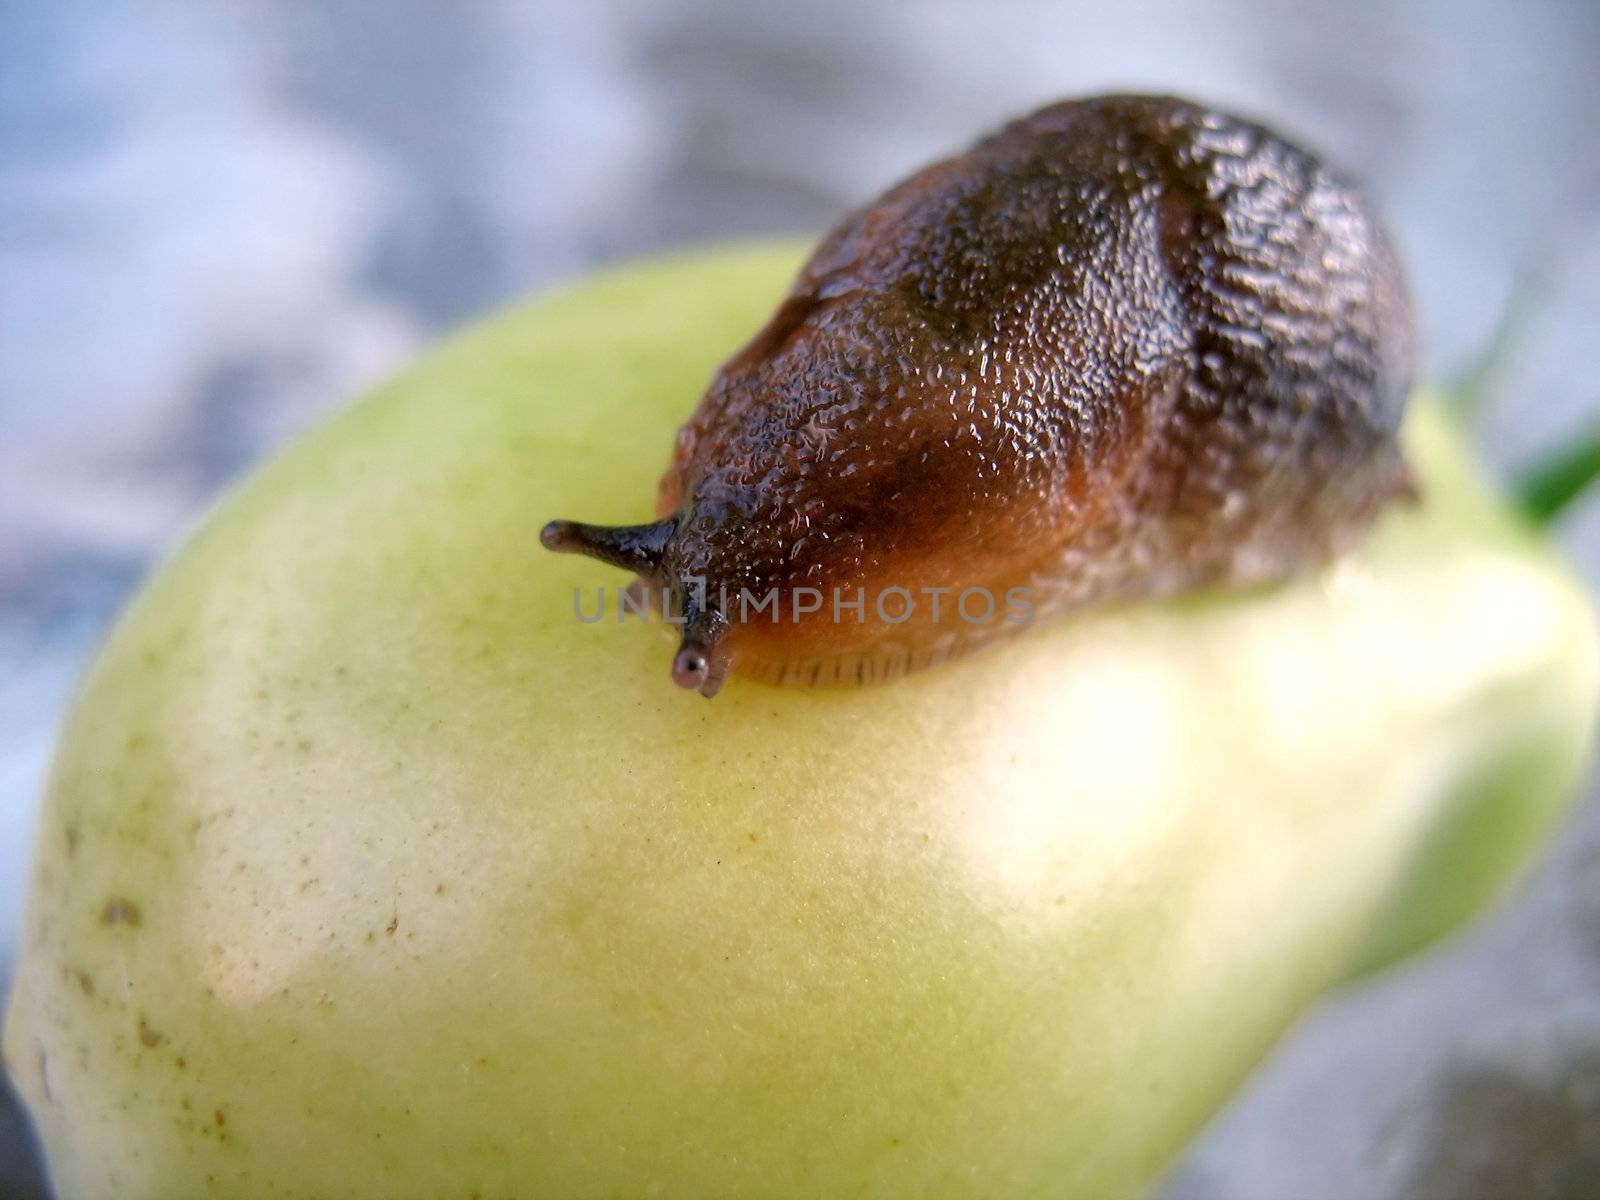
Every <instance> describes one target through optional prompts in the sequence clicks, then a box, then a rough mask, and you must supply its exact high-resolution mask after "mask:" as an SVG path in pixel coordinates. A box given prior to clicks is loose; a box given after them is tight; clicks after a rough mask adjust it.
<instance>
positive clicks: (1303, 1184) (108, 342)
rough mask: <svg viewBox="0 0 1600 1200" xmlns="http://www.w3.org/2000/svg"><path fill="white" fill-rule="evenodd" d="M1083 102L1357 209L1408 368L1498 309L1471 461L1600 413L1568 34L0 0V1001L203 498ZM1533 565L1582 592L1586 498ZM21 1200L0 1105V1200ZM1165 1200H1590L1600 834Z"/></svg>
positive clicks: (1201, 1153)
mask: <svg viewBox="0 0 1600 1200" xmlns="http://www.w3.org/2000/svg"><path fill="white" fill-rule="evenodd" d="M1111 87H1134V88H1146V89H1160V90H1171V91H1179V92H1184V93H1190V94H1194V95H1197V96H1201V97H1205V98H1208V99H1211V100H1214V101H1217V102H1219V103H1223V104H1228V105H1233V106H1236V107H1239V108H1242V109H1244V110H1246V111H1250V112H1254V113H1259V114H1263V115H1268V116H1270V117H1271V119H1272V120H1273V121H1274V122H1275V123H1277V124H1280V125H1281V126H1283V127H1284V128H1286V129H1289V130H1292V131H1295V132H1297V133H1298V134H1299V135H1301V136H1302V137H1303V138H1304V139H1306V140H1308V141H1310V142H1312V143H1313V144H1315V145H1319V146H1321V147H1322V148H1324V149H1325V150H1326V151H1327V152H1328V153H1329V154H1331V155H1332V156H1334V157H1336V158H1337V159H1339V160H1341V161H1343V162H1344V163H1345V164H1347V165H1349V166H1350V167H1352V168H1353V169H1355V170H1356V171H1358V172H1359V173H1361V174H1362V175H1364V176H1365V177H1366V178H1367V179H1368V180H1369V181H1370V183H1371V186H1372V190H1373V191H1374V192H1375V193H1376V195H1377V196H1378V198H1379V200H1380V201H1381V203H1382V204H1383V206H1384V207H1385V208H1386V210H1387V211H1388V213H1389V214H1390V216H1391V218H1392V220H1393V223H1394V225H1395V227H1396V229H1397V230H1398V233H1399V237H1400V241H1401V242H1402V244H1403V247H1404V249H1405V252H1406V255H1407V258H1408V261H1409V262H1410V264H1411V267H1412V272H1413V278H1414V283H1415V288H1416V292H1417V296H1418V300H1419V303H1420V307H1421V310H1422V313H1423V316H1424V335H1425V339H1426V350H1427V362H1428V364H1429V367H1430V369H1431V371H1432V373H1434V374H1435V375H1436V376H1441V377H1446V378H1449V377H1454V376H1458V375H1460V374H1461V373H1463V372H1467V371H1470V370H1472V369H1473V367H1474V365H1475V364H1477V363H1478V362H1479V361H1480V360H1481V358H1482V356H1483V355H1484V352H1485V348H1486V346H1488V345H1489V344H1490V343H1491V342H1492V341H1494V340H1495V334H1496V331H1497V329H1501V328H1502V327H1503V326H1504V325H1505V316H1506V314H1507V312H1508V311H1512V310H1514V311H1515V312H1517V313H1519V314H1520V317H1519V319H1517V320H1515V321H1513V322H1511V326H1512V328H1513V329H1514V331H1515V334H1516V336H1514V337H1512V338H1511V339H1509V340H1506V339H1501V340H1502V341H1503V342H1505V344H1506V345H1508V346H1509V350H1508V351H1507V353H1505V354H1504V355H1502V356H1501V357H1500V365H1499V368H1498V370H1497V371H1496V372H1495V373H1494V375H1493V377H1492V378H1493V379H1494V381H1495V393H1496V395H1497V396H1498V397H1499V400H1498V402H1497V403H1496V404H1495V405H1494V406H1493V407H1492V408H1491V410H1490V411H1489V413H1488V414H1487V416H1486V418H1485V420H1484V428H1483V440H1484V443H1485V445H1486V447H1487V448H1488V450H1489V453H1490V454H1491V457H1492V459H1493V460H1494V461H1495V462H1496V463H1497V464H1499V465H1500V466H1501V467H1502V468H1504V469H1507V470H1513V469H1515V468H1516V467H1517V466H1518V465H1520V464H1525V463H1526V462H1528V461H1530V460H1531V459H1532V458H1534V457H1536V456H1537V455H1538V454H1539V453H1540V452H1541V451H1542V450H1546V449H1548V448H1550V447H1552V446H1554V445H1557V444H1559V443H1560V442H1561V441H1562V440H1563V438H1568V437H1571V436H1572V435H1573V432H1574V431H1575V430H1577V429H1579V428H1580V427H1583V426H1584V425H1586V424H1592V423H1593V422H1594V421H1595V419H1596V415H1597V413H1600V375H1597V373H1596V371H1595V370H1594V362H1593V357H1592V356H1593V354H1594V353H1595V352H1596V351H1597V350H1600V338H1597V336H1596V334H1597V330H1600V135H1597V134H1596V131H1595V126H1594V122H1595V119H1596V116H1597V114H1600V4H1596V3H1595V0H1565V2H1562V0H1549V2H1544V3H1534V2H1532V0H1525V2H1523V3H1504V4H1499V3H1494V2H1493V0H1425V2H1423V3H1417V4H1409V5H1407V4H1396V3H1385V2H1383V0H1343V2H1335V0H1298V2H1294V3H1287V4H1271V3H1268V2H1267V0H1245V2H1243V3H1238V4H1233V5H1225V4H1220V3H1206V2H1204V0H1165V2H1161V0H1111V2H1078V3H1060V4H1047V3H1042V2H1031V3H1030V2H1018V0H1013V2H1008V3H980V2H978V0H973V2H970V3H964V4H963V3H956V2H951V0H915V2H913V3H906V4H895V5H882V6H877V7H871V6H867V5H864V4H861V3H855V2H848V0H812V2H811V3H808V4H805V5H793V6H787V5H783V6H780V5H778V4H763V3H758V2H757V0H742V2H741V0H669V2H662V3H650V2H647V0H612V2H609V3H590V4H573V5H570V6H546V5H543V4H531V3H524V4H516V3H511V2H510V0H477V2H466V0H456V2H453V3H447V2H445V0H437V2H430V0H384V2H379V0H321V2H312V0H226V2H224V3H216V2H215V0H145V2H143V3H139V4H126V5H125V4H121V3H111V2H106V3H82V4H80V3H73V2H71V0H0V989H3V986H4V982H3V980H4V974H5V969H6V964H7V961H8V959H9V957H10V955H11V952H12V950H13V948H14V944H15V930H16V927H17V924H18V917H19V907H20V904H21V897H22V893H23V890H24V886H25V882H26V861H27V857H28V852H29V845H30V839H31V827H32V814H33V811H34V808H35V805H36V803H37V800H38V797H39V792H40V788H41V781H42V778H43V773H44V770H45V767H46V763H47V758H48V754H49V748H50V742H51V737H52V731H53V729H54V726H55V724H56V722H57V720H58V718H59V714H60V712H61V709H62V707H63V705H64V703H65V701H66V698H67V695H68V692H69V689H70V687H71V684H72V681H73V679H74V677H75V676H76V675H77V673H78V671H79V670H80V669H81V667H82V665H83V663H84V660H85V658H86V656H87V655H88V654H89V652H90V651H91V649H92V647H93V645H94V643H95V641H96V639H97V638H98V637H99V636H100V634H101V632H102V631H103V630H104V628H105V626H106V623H107V622H108V620H109V619H110V618H111V616H112V614H113V611H114V610H115V609H116V607H117V606H118V605H119V604H120V603H121V601H122V600H123V599H124V598H125V597H126V595H127V594H128V592H129V589H130V588H132V587H133V586H134V585H135V584H136V583H137V581H138V579H139V578H140V576H141V575H142V574H143V573H144V572H145V571H146V570H147V568H148V566H149V564H150V562H151V560H152V557H153V556H155V555H157V554H159V553H160V552H161V551H162V550H163V549H164V548H166V547H169V546H170V545H171V544H172V543H173V541H174V539H175V538H177V537H178V536H179V535H180V534H181V533H182V531H183V530H184V529H185V527H186V526H187V525H188V524H189V523H190V522H192V521H193V520H194V518H195V516H196V514H197V513H198V512H199V511H200V510H201V509H202V508H203V507H204V505H205V504H206V503H207V501H208V500H209V499H210V498H211V497H212V496H214V495H215V494H216V492H217V490H218V489H219V488H220V487H222V486H223V485H225V484H226V482H227V481H228V480H230V479H232V478H233V477H234V476H236V475H237V474H238V473H239V472H240V471H241V470H243V469H245V468H247V467H249V466H250V465H251V464H252V463H254V462H256V461H258V460H259V459H260V458H261V457H262V456H263V455H265V454H267V453H269V452H270V451H271V450H272V449H273V448H274V447H275V446H277V445H278V444H280V443H281V442H282V441H283V440H284V439H285V438H286V437H287V436H289V435H290V434H291V433H293V432H294V431H295V430H297V429H300V428H302V427H303V426H305V425H306V424H307V423H308V422H310V421H312V420H314V419H315V418H316V417H317V416H319V415H320V414H322V413H324V412H326V411H328V409H330V408H331V407H332V406H334V405H336V404H338V403H339V402H340V401H341V400H344V399H346V398H347V397H349V396H350V395H352V394H353V393H354V392H356V391H357V390H359V389H360V388H362V387H363V386H365V385H366V384H368V383H370V382H372V381H374V380H376V379H377V378H379V377H381V376H382V375H384V374H385V373H386V372H388V371H390V370H392V369H393V368H394V367H396V366H398V365H399V364H401V363H403V362H405V361H406V360H407V359H408V358H409V357H410V356H412V355H413V354H414V353H416V352H417V351H418V349H419V348H421V347H423V346H425V345H426V344H427V343H428V342H429V341H431V340H432V339H434V338H436V337H437V336H438V335H439V334H440V333H441V332H442V331H444V330H447V329H449V328H451V327H453V326H455V325H457V324H459V323H461V322H463V321H466V320H469V319H470V318H472V317H474V316H476V315H477V314H479V313H481V312H484V311H485V310H487V309H489V308H492V307H493V306H495V305H497V304H499V303H501V302H503V301H505V300H508V299H510V298H511V297H514V296H517V295H519V294H521V293H524V292H526V291H528V290H529V289H534V288H539V287H542V286H544V285H546V284H549V283H551V282H553V281H556V280H560V279H563V278H568V277H571V276H572V275H574V274H576V273H578V272H580V271H583V270H585V269H587V268H589V267H590V266H592V265H594V264H598V263H605V262H610V261H614V260H616V259H619V258H622V257H625V256H628V255H632V254H636V253H640V252H644V251H649V250H652V249H656V248H659V247H666V246H680V245H683V244H686V243H692V242H695V241H699V240H704V239H710V238H718V237H727V236H730V235H744V234H763V233H773V232H794V231H799V232H814V231H819V230H820V229H822V228H823V227H825V226H826V225H827V224H829V223H830V222H831V221H832V220H833V219H834V218H835V217H836V216H837V215H838V214H839V213H840V212H841V210H843V209H844V208H845V207H846V206H848V205H851V204H854V203H857V202H860V201H862V200H864V199H866V198H868V197H869V196H871V195H872V194H873V193H874V192H876V191H877V190H879V189H880V188H882V187H883V186H884V185H885V184H887V183H889V182H890V181H892V180H893V179H894V178H896V177H897V176H898V175H900V174H902V173H903V172H905V171H907V170H908V169H910V168H912V167H913V166H915V165H916V164H918V163H919V162H921V161H923V160H924V159H926V158H928V157H929V156H931V155H934V154H936V153H939V152H942V151H946V150H949V149H951V148H953V147H955V146H958V145H960V144H961V143H963V142H965V141H967V140H968V139H970V138H972V137H973V136H974V135H976V134H978V133H979V132H980V131H982V130H984V129H985V128H986V127H989V126H991V125H993V124H995V123H996V122H997V121H999V120H1000V119H1002V118H1003V117H1005V116H1007V115H1010V114H1014V113H1017V112H1019V111H1022V110H1025V109H1027V108H1029V107H1030V106H1034V105H1037V104H1039V103H1042V102H1044V101H1047V100H1049V99H1052V98H1055V97H1059V96H1062V95H1066V94H1070V93H1074V92H1083V91H1092V90H1102V89H1106V88H1111ZM1514 298H1515V301H1514ZM688 402H689V401H688V399H686V400H685V403H686V404H687V403H688ZM1564 533H1565V536H1566V537H1567V538H1568V540H1569V542H1570V544H1571V545H1572V547H1573V551H1574V554H1575V556H1576V557H1577V558H1578V559H1579V561H1580V563H1581V565H1582V567H1583V569H1584V570H1585V572H1586V573H1587V574H1588V576H1589V577H1590V578H1591V579H1593V580H1596V581H1597V582H1600V507H1597V506H1596V505H1595V504H1592V503H1591V504H1589V505H1587V506H1586V507H1585V508H1584V509H1583V510H1581V511H1579V512H1578V513H1576V514H1574V516H1573V518H1572V519H1571V520H1569V521H1568V522H1567V523H1566V527H1565V530H1564ZM39 1195H42V1185H40V1184H39V1183H38V1179H37V1174H36V1168H35V1167H34V1166H33V1165H32V1157H31V1150H30V1148H29V1145H28V1141H27V1136H26V1134H25V1132H24V1127H23V1125H22V1124H21V1122H20V1120H19V1119H18V1118H17V1117H16V1115H15V1113H14V1111H11V1110H7V1109H5V1108H4V1106H3V1105H0V1197H9V1198H15V1197H35V1196H39ZM1166 1196H1167V1200H1322V1198H1326V1200H1378V1198H1390V1197H1393V1198H1395V1200H1399V1198H1401V1197H1405V1198H1407V1200H1418V1198H1434V1197H1438V1198H1447V1197H1448V1198H1454V1197H1474V1198H1476V1197H1483V1198H1485V1200H1513V1198H1515V1200H1521V1198H1524V1197H1543V1198H1557V1197H1559V1198H1562V1200H1577V1198H1578V1197H1589V1198H1593V1197H1597V1196H1600V806H1596V805H1594V804H1589V805H1587V806H1586V807H1585V808H1584V809H1582V810H1581V811H1580V813H1579V815H1578V817H1577V819H1576V820H1575V821H1574V822H1573V823H1572V825H1571V826H1570V828H1569V830H1568V832H1567V834H1566V836H1565V837H1564V838H1563V839H1562V840H1561V842H1560V843H1559V844H1558V845H1557V846H1556V847H1555V849H1554V850H1553V852H1552V853H1551V854H1550V855H1548V856H1547V857H1546V860H1545V861H1544V862H1543V864H1542V865H1541V867H1540V868H1539V870H1538V871H1537V872H1536V873H1535V874H1534V875H1533V876H1532V877H1531V878H1530V879H1529V881H1527V882H1526V883H1525V884H1524V885H1523V886H1522V887H1520V888H1519V889H1518V891H1517V893H1516V894H1515V895H1514V896H1513V897H1511V898H1510V899H1509V900H1508V902H1507V903H1506V904H1505V905H1504V906H1502V908H1501V909H1500V910H1499V911H1498V912H1497V913H1496V914H1495V915H1494V916H1493V917H1492V918H1491V919H1490V920H1489V921H1488V922H1486V923H1485V924H1483V925H1480V926H1479V927H1478V928H1477V929H1476V930H1474V931H1473V932H1471V933H1470V934H1468V935H1466V936H1463V937H1460V938H1457V939H1456V940H1454V941H1453V942H1451V943H1450V944H1448V945H1446V946H1444V947H1442V948H1441V949H1439V950H1437V951H1436V952H1433V953H1432V954H1430V955H1428V956H1426V957H1425V958H1423V959H1421V960H1418V961H1415V962H1413V963H1411V964H1408V965H1406V966H1404V967H1402V968H1400V969H1398V970H1395V971H1392V972H1390V973H1389V974H1386V975H1385V976H1383V977H1381V978H1379V979H1377V980H1374V981H1372V982H1370V983H1367V984H1365V985H1363V986H1361V987H1360V988H1359V989H1356V990H1354V991H1352V992H1349V993H1346V994H1344V995H1341V996H1338V997H1335V998H1334V999H1332V1000H1331V1001H1329V1002H1328V1003H1327V1004H1325V1005H1324V1006H1323V1007H1322V1008H1321V1009H1320V1010H1319V1011H1318V1012H1316V1013H1314V1014H1313V1015H1312V1016H1311V1017H1310V1018H1309V1019H1307V1020H1306V1021H1305V1022H1304V1023H1303V1025H1302V1026H1301V1028H1300V1029H1299V1030H1298V1031H1297V1032H1296V1033H1295V1034H1294V1035H1293V1036H1292V1037H1291V1038H1290V1039H1289V1040H1288V1042H1287V1043H1286V1044H1285V1045H1284V1047H1283V1048H1282V1050H1281V1051H1280V1052H1279V1053H1278V1054H1277V1055H1276V1057H1275V1058H1274V1059H1273V1060H1272V1061H1271V1062H1270V1063H1269V1064H1267V1066H1266V1067H1265V1068H1264V1070H1263V1071H1262V1072H1261V1074H1260V1075H1259V1076H1258V1077H1257V1079H1256V1081H1255V1082H1254V1084H1252V1086H1251V1087H1250V1088H1249V1089H1248V1090H1247V1091H1246V1092H1245V1094H1244V1095H1243V1096H1242V1097H1241V1098H1240V1099H1239V1100H1238V1102H1237V1103H1236V1104H1235V1105H1234V1106H1233V1107H1232V1108H1231V1109H1230V1110H1229V1111H1228V1112H1226V1113H1225V1114H1223V1115H1222V1117H1221V1118H1220V1119H1219V1120H1218V1121H1217V1122H1216V1123H1215V1125H1214V1126H1213V1127H1212V1129H1211V1130H1210V1131H1209V1132H1208V1133H1207V1134H1206V1136H1205V1137H1204V1138H1203V1139H1202V1140H1201V1141H1200V1143H1199V1144H1198V1145H1197V1147H1196V1148H1195V1149H1194V1150H1193V1152H1192V1153H1191V1154H1190V1155H1189V1156H1188V1158H1187V1159H1186V1160H1185V1161H1184V1162H1183V1163H1182V1164H1181V1165H1180V1166H1179V1167H1178V1169H1177V1170H1176V1172H1175V1174H1174V1176H1173V1178H1172V1180H1171V1181H1170V1182H1169V1184H1168V1187H1167V1192H1166Z"/></svg>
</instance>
